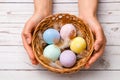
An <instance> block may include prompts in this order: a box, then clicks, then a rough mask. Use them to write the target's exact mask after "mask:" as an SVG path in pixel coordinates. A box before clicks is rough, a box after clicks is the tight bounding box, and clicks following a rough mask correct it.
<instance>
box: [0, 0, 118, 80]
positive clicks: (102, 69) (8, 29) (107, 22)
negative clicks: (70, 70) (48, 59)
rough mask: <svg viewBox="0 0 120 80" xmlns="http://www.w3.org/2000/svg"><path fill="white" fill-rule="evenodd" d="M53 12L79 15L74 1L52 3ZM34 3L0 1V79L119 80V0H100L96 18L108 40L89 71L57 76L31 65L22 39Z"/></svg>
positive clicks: (31, 0) (24, 0)
mask: <svg viewBox="0 0 120 80" xmlns="http://www.w3.org/2000/svg"><path fill="white" fill-rule="evenodd" d="M53 6H54V10H53V12H54V13H59V12H68V13H71V14H75V15H78V8H77V6H78V5H77V0H54V2H53ZM32 13H33V0H0V80H119V79H120V0H99V9H98V17H99V21H100V22H101V24H102V27H103V29H104V31H105V35H106V37H107V46H106V50H105V52H104V55H103V56H102V57H101V58H100V59H99V60H98V61H97V62H96V63H95V64H94V65H93V66H92V67H91V69H89V70H82V71H79V72H78V73H75V74H69V75H60V74H55V73H52V72H49V71H47V70H46V69H44V68H42V67H41V66H40V65H38V66H34V65H32V64H31V62H30V60H29V58H28V55H27V54H26V51H25V50H24V48H23V44H22V40H21V31H22V28H23V26H24V24H25V22H26V21H27V20H28V19H29V17H30V16H31V15H32Z"/></svg>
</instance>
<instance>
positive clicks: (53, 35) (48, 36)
mask: <svg viewBox="0 0 120 80" xmlns="http://www.w3.org/2000/svg"><path fill="white" fill-rule="evenodd" d="M43 39H44V41H45V42H46V43H48V44H53V43H54V40H58V41H59V39H60V34H59V32H58V31H57V30H55V29H47V30H46V31H45V32H44V33H43Z"/></svg>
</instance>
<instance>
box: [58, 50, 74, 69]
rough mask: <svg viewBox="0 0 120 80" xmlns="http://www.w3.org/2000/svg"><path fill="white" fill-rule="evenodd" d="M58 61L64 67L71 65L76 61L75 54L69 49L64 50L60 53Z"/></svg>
mask: <svg viewBox="0 0 120 80" xmlns="http://www.w3.org/2000/svg"><path fill="white" fill-rule="evenodd" d="M60 63H61V64H62V65H63V66H64V67H72V66H73V65H74V64H75V63H76V55H75V53H74V52H72V51H71V50H65V51H63V52H62V53H61V55H60Z"/></svg>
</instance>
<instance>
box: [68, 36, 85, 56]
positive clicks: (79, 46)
mask: <svg viewBox="0 0 120 80" xmlns="http://www.w3.org/2000/svg"><path fill="white" fill-rule="evenodd" d="M85 48H86V41H85V40H84V39H83V38H82V37H76V38H74V39H73V40H72V41H71V43H70V49H71V50H72V51H73V52H75V53H77V54H80V53H81V52H82V51H83V50H85Z"/></svg>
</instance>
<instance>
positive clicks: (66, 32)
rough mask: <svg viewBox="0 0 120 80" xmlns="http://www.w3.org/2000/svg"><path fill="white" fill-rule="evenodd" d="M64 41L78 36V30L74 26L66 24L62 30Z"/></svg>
mask: <svg viewBox="0 0 120 80" xmlns="http://www.w3.org/2000/svg"><path fill="white" fill-rule="evenodd" d="M60 35H61V38H62V39H69V38H70V37H71V38H74V37H75V36H76V29H75V27H74V25H72V24H65V25H64V26H62V28H61V30H60Z"/></svg>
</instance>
